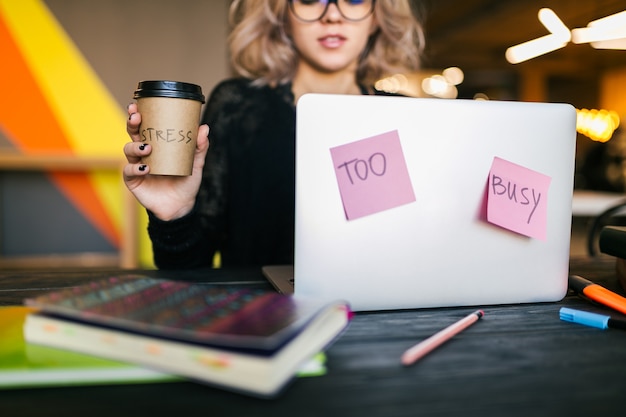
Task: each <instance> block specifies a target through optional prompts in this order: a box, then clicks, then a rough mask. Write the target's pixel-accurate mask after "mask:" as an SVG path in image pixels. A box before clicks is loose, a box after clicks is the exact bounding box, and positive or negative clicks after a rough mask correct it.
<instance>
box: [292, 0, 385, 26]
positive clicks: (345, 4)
mask: <svg viewBox="0 0 626 417" xmlns="http://www.w3.org/2000/svg"><path fill="white" fill-rule="evenodd" d="M331 3H335V6H337V9H338V10H339V13H340V14H341V16H342V17H343V18H344V19H346V20H350V21H352V22H358V21H359V20H363V19H365V18H366V17H367V16H369V15H370V14H372V12H373V11H374V3H375V0H289V7H290V8H291V11H292V12H293V14H294V16H295V17H297V18H298V19H300V20H301V21H303V22H315V21H316V20H320V19H321V18H322V17H324V15H325V14H326V11H327V10H328V6H329V5H330V4H331Z"/></svg>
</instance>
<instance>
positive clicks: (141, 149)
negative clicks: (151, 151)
mask: <svg viewBox="0 0 626 417" xmlns="http://www.w3.org/2000/svg"><path fill="white" fill-rule="evenodd" d="M146 145H147V143H142V144H141V145H139V150H140V151H143V150H144V149H146Z"/></svg>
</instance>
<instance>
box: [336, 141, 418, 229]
mask: <svg viewBox="0 0 626 417" xmlns="http://www.w3.org/2000/svg"><path fill="white" fill-rule="evenodd" d="M330 153H331V157H332V160H333V164H334V168H335V175H336V177H337V184H338V186H339V192H340V194H341V199H342V204H343V208H344V211H345V215H346V218H347V219H348V220H353V219H357V218H359V217H363V216H367V215H370V214H374V213H377V212H380V211H383V210H387V209H390V208H393V207H397V206H400V205H404V204H407V203H411V202H413V201H415V193H414V192H413V186H412V184H411V179H410V177H409V172H408V169H407V166H406V161H405V159H404V154H403V152H402V146H401V143H400V137H399V135H398V131H397V130H393V131H390V132H386V133H382V134H380V135H376V136H372V137H369V138H365V139H361V140H358V141H355V142H351V143H347V144H345V145H340V146H337V147H334V148H331V149H330Z"/></svg>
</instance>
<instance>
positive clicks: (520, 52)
mask: <svg viewBox="0 0 626 417" xmlns="http://www.w3.org/2000/svg"><path fill="white" fill-rule="evenodd" d="M565 45H567V41H565V42H564V41H563V38H562V37H561V36H558V35H555V34H553V33H552V34H550V35H545V36H542V37H541V38H537V39H533V40H531V41H528V42H524V43H520V44H519V45H515V46H511V47H510V48H508V49H507V50H506V53H505V57H506V60H507V61H509V62H510V63H511V64H519V63H520V62H524V61H527V60H529V59H532V58H535V57H538V56H540V55H544V54H547V53H548V52H552V51H556V50H557V49H560V48H563V47H564V46H565Z"/></svg>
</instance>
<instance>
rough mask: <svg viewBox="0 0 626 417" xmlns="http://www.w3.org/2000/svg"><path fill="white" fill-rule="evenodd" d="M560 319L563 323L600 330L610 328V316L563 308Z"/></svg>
mask: <svg viewBox="0 0 626 417" xmlns="http://www.w3.org/2000/svg"><path fill="white" fill-rule="evenodd" d="M559 317H560V318H561V320H563V321H569V322H572V323H578V324H584V325H585V326H591V327H596V328H598V329H608V328H609V319H610V317H609V316H604V315H602V314H596V313H590V312H588V311H580V310H574V309H573V308H567V307H562V308H561V310H559Z"/></svg>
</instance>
